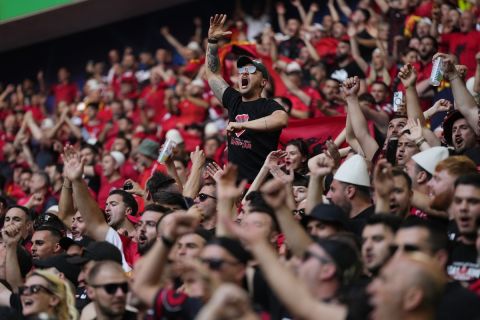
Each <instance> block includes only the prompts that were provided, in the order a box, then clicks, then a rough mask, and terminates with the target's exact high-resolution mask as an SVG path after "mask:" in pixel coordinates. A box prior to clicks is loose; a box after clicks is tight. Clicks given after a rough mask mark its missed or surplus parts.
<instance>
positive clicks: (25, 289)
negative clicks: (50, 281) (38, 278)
mask: <svg viewBox="0 0 480 320" xmlns="http://www.w3.org/2000/svg"><path fill="white" fill-rule="evenodd" d="M40 291H44V292H46V293H48V294H53V292H52V290H50V289H48V288H47V287H44V286H42V285H41V284H34V285H31V286H21V287H19V288H18V293H19V294H20V295H21V296H25V295H27V294H29V295H30V294H36V293H39V292H40Z"/></svg>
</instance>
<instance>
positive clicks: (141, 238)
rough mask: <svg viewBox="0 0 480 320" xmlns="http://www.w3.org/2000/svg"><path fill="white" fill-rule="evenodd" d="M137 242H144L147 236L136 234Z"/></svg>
mask: <svg viewBox="0 0 480 320" xmlns="http://www.w3.org/2000/svg"><path fill="white" fill-rule="evenodd" d="M138 242H139V243H141V244H144V243H145V242H147V236H146V235H144V234H143V233H140V235H139V236H138Z"/></svg>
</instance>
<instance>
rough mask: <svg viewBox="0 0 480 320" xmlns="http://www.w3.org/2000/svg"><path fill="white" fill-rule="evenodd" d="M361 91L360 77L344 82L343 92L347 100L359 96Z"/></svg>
mask: <svg viewBox="0 0 480 320" xmlns="http://www.w3.org/2000/svg"><path fill="white" fill-rule="evenodd" d="M359 89H360V79H358V77H353V78H348V79H347V80H345V81H344V82H343V85H342V92H343V95H344V96H345V98H348V97H354V96H357V95H358V90H359Z"/></svg>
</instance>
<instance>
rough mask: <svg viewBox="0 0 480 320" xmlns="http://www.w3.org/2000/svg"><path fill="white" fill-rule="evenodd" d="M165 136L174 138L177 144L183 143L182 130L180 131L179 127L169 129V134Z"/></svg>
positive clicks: (170, 138)
mask: <svg viewBox="0 0 480 320" xmlns="http://www.w3.org/2000/svg"><path fill="white" fill-rule="evenodd" d="M165 138H167V139H169V140H172V141H173V142H175V143H176V144H180V143H183V138H182V135H181V134H180V131H178V130H177V129H170V130H168V131H167V134H166V135H165Z"/></svg>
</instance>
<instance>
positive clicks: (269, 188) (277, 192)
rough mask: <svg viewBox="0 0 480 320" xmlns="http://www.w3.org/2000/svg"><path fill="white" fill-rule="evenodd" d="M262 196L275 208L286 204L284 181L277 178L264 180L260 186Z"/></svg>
mask: <svg viewBox="0 0 480 320" xmlns="http://www.w3.org/2000/svg"><path fill="white" fill-rule="evenodd" d="M260 191H261V192H262V196H263V198H264V199H265V202H266V203H267V204H268V205H269V206H270V207H272V208H273V209H274V210H277V209H279V208H281V207H282V206H284V205H285V204H286V200H287V196H286V191H285V183H284V182H283V181H282V180H279V179H273V180H270V181H268V182H266V183H265V184H264V185H263V186H262V187H261V188H260Z"/></svg>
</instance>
